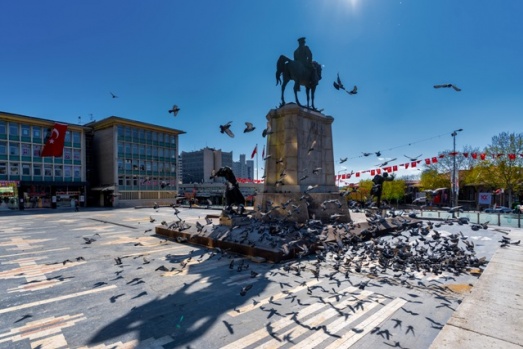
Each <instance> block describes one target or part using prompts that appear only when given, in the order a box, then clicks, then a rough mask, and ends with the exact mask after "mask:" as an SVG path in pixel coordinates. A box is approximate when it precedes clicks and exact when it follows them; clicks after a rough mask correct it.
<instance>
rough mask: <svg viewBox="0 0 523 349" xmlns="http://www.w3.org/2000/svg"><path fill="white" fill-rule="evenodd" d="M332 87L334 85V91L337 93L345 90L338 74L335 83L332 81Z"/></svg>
mask: <svg viewBox="0 0 523 349" xmlns="http://www.w3.org/2000/svg"><path fill="white" fill-rule="evenodd" d="M333 85H334V88H335V89H336V90H338V91H339V90H340V89H342V90H345V86H343V84H342V83H341V79H340V73H338V75H337V78H336V81H334V83H333Z"/></svg>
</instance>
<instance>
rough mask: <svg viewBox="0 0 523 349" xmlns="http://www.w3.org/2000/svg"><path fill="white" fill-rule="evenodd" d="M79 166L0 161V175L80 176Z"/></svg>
mask: <svg viewBox="0 0 523 349" xmlns="http://www.w3.org/2000/svg"><path fill="white" fill-rule="evenodd" d="M81 170H82V168H81V166H72V165H53V164H30V163H18V162H9V163H7V162H0V175H4V176H6V175H7V176H20V175H22V176H35V177H41V176H45V177H54V179H55V180H60V179H69V178H76V179H80V178H81V177H82V172H81Z"/></svg>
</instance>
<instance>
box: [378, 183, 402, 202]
mask: <svg viewBox="0 0 523 349" xmlns="http://www.w3.org/2000/svg"><path fill="white" fill-rule="evenodd" d="M405 189H406V183H405V181H404V180H402V179H394V180H393V181H392V182H385V183H383V193H382V195H381V197H382V199H384V200H387V201H389V202H392V201H393V200H395V201H396V204H397V203H398V202H399V201H400V200H401V199H403V197H404V196H405Z"/></svg>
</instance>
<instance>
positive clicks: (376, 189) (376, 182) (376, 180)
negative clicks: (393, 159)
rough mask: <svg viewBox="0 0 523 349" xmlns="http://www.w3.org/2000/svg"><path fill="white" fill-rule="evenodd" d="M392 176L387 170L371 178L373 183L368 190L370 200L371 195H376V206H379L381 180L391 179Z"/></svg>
mask: <svg viewBox="0 0 523 349" xmlns="http://www.w3.org/2000/svg"><path fill="white" fill-rule="evenodd" d="M393 180H394V176H390V177H389V174H388V173H387V172H385V173H384V174H383V175H380V174H377V175H375V176H374V178H373V179H372V183H374V185H373V186H372V189H371V190H370V195H371V201H372V198H373V197H376V206H377V207H378V208H380V207H381V193H382V191H383V182H385V181H393Z"/></svg>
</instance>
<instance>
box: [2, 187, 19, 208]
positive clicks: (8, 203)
mask: <svg viewBox="0 0 523 349" xmlns="http://www.w3.org/2000/svg"><path fill="white" fill-rule="evenodd" d="M19 185H20V182H19V181H0V209H18V205H19V200H18V187H19Z"/></svg>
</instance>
